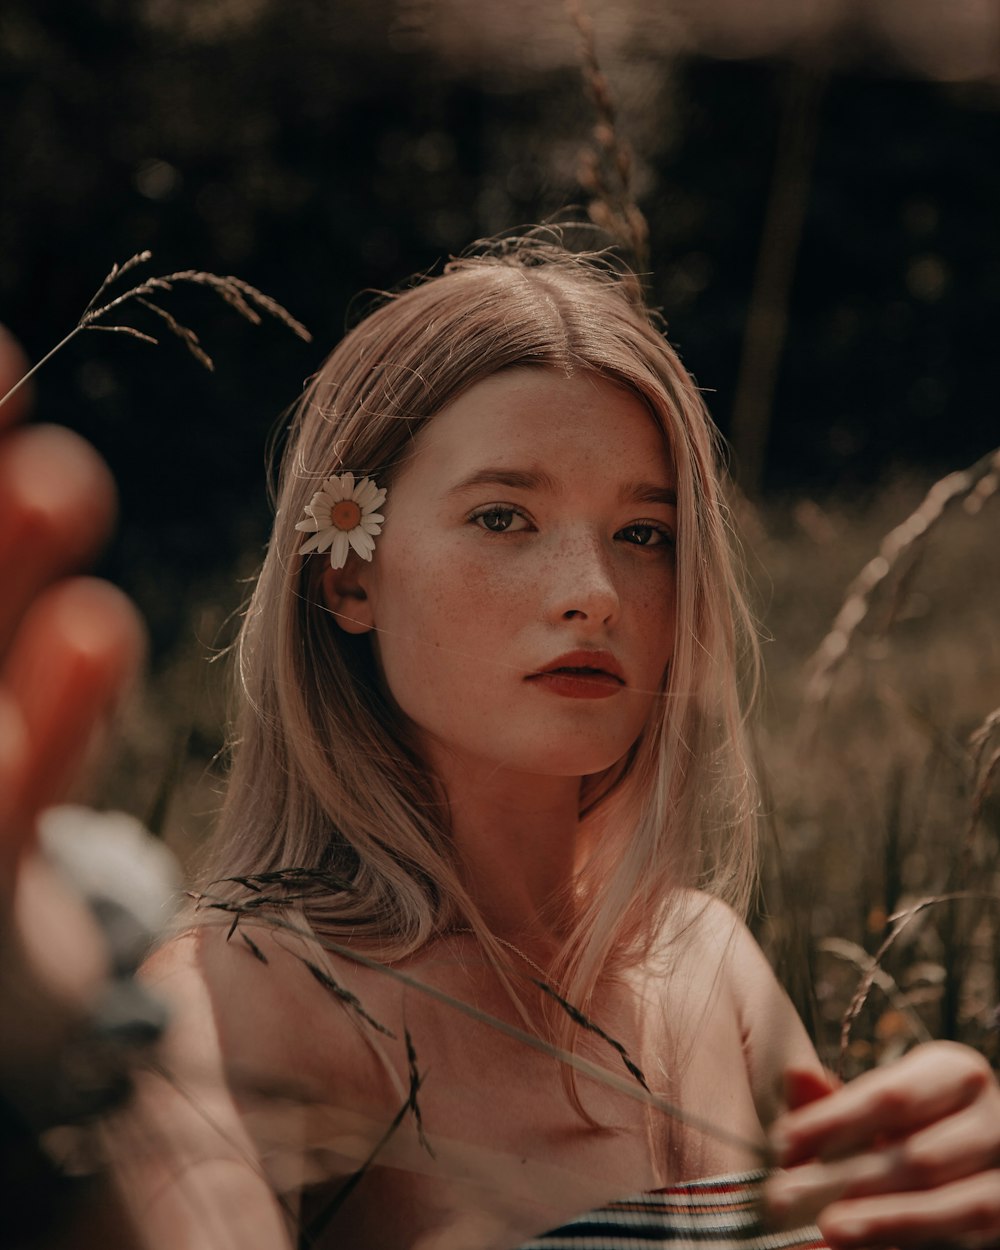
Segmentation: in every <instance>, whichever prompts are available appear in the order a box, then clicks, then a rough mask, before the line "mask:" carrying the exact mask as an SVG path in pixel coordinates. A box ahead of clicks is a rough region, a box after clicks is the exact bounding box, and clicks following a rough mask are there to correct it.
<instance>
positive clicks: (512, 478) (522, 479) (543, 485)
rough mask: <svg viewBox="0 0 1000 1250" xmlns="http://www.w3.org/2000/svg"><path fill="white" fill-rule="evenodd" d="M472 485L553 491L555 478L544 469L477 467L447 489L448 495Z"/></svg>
mask: <svg viewBox="0 0 1000 1250" xmlns="http://www.w3.org/2000/svg"><path fill="white" fill-rule="evenodd" d="M474 486H509V487H510V488H511V490H547V491H553V492H554V491H555V489H556V480H555V478H554V477H553V476H552V474H551V473H546V472H545V470H544V469H494V468H487V469H477V470H476V472H475V473H470V474H469V476H468V477H463V478H462V480H461V481H460V482H456V483H455V485H454V486H452V487H451V488H450V490H449V491H448V494H449V495H457V494H458V493H459V492H460V491H464V490H469V489H471V488H472V487H474Z"/></svg>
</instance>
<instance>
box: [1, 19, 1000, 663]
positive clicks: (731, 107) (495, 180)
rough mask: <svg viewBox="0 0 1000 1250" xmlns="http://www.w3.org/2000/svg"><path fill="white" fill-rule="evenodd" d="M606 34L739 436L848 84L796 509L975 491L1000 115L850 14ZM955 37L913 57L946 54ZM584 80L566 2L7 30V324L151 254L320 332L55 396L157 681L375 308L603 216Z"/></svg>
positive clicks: (812, 346) (794, 349)
mask: <svg viewBox="0 0 1000 1250" xmlns="http://www.w3.org/2000/svg"><path fill="white" fill-rule="evenodd" d="M592 7H593V9H594V12H595V17H596V26H597V43H598V49H599V51H600V53H601V55H602V58H603V61H604V66H605V69H606V70H607V71H608V74H609V76H610V78H611V81H612V84H613V87H614V89H615V92H616V94H617V96H618V99H619V102H620V105H621V115H622V128H623V130H624V132H625V133H626V135H627V136H628V137H629V138H630V139H631V141H632V143H633V145H634V146H635V148H636V151H637V156H638V168H637V185H638V190H639V194H640V199H641V202H642V205H643V208H644V209H645V211H646V213H647V214H648V216H649V219H650V223H651V227H652V255H653V264H654V269H655V272H654V276H653V280H652V284H651V285H652V290H653V295H654V298H655V300H656V301H657V302H659V303H661V304H662V305H663V307H664V309H665V311H666V313H667V315H668V318H669V321H670V326H671V333H672V335H673V337H674V338H675V340H676V341H677V342H678V343H679V345H680V348H681V350H682V352H683V355H684V357H685V360H686V362H687V364H688V365H689V367H690V368H691V369H692V370H693V371H694V373H695V374H696V376H697V377H698V378H699V380H700V381H701V382H702V384H703V385H705V386H706V387H707V388H709V389H710V391H711V392H712V393H711V394H710V401H711V404H712V407H713V409H714V411H715V414H716V417H717V419H718V420H719V422H720V424H721V425H722V427H723V429H725V428H726V427H727V424H728V420H729V413H730V410H731V406H732V402H733V393H734V388H735V384H736V378H737V372H738V367H739V359H740V351H741V347H742V343H743V335H744V328H745V322H746V312H747V307H748V304H749V301H750V296H751V287H752V282H753V275H754V271H755V264H756V252H757V248H758V243H759V238H760V230H761V223H762V220H763V216H764V209H765V204H766V202H767V198H768V195H769V192H770V182H771V178H772V170H773V168H774V157H775V141H776V138H775V137H776V134H777V133H778V129H779V126H778V123H779V119H780V114H781V110H782V108H783V107H784V103H783V102H784V101H785V100H786V99H787V92H786V90H785V87H786V78H787V76H788V73H789V62H788V61H787V60H782V59H777V54H778V53H781V54H783V55H786V56H791V55H795V56H797V57H798V59H799V62H800V68H799V69H798V70H797V72H799V73H801V72H803V67H804V72H806V73H811V72H816V73H824V74H826V73H827V72H829V70H830V67H831V66H833V73H832V78H831V79H830V81H829V84H828V86H827V88H826V91H825V93H824V95H823V98H822V103H821V106H820V112H819V116H818V119H817V126H818V133H817V152H816V158H815V163H814V166H813V168H812V173H811V181H810V187H809V191H808V203H807V211H806V220H805V229H804V237H803V242H802V247H801V253H800V255H799V258H798V264H797V269H796V277H795V282H794V287H793V290H792V292H791V308H790V316H789V328H788V338H787V342H786V344H785V348H784V351H783V353H782V356H781V362H780V372H779V376H778V381H777V389H776V395H775V410H774V414H773V422H772V428H771V435H770V443H769V448H768V452H767V464H766V482H767V484H768V485H769V486H770V487H771V489H772V490H778V491H788V492H794V491H797V490H799V489H803V488H809V489H812V490H814V491H820V492H823V491H827V490H829V489H832V488H834V487H836V488H839V489H841V490H843V489H846V488H858V487H859V486H860V487H863V486H867V485H872V484H874V483H876V482H877V481H878V480H879V479H880V477H881V475H882V474H883V473H884V472H885V471H886V470H887V468H888V467H889V466H890V465H892V464H893V463H896V462H903V463H922V464H925V465H929V466H934V467H937V466H950V465H952V464H955V463H962V462H966V461H971V460H972V459H974V458H975V457H976V456H977V455H979V454H981V453H982V452H983V451H984V450H986V449H987V447H988V446H989V445H990V444H991V442H992V441H996V429H997V424H998V423H997V421H996V416H995V400H994V391H995V383H994V377H993V372H994V370H993V364H992V361H993V359H994V352H993V350H992V346H993V344H992V339H993V334H994V329H995V325H996V307H997V302H998V299H1000V242H998V239H997V231H996V230H995V228H994V222H995V219H996V213H997V207H998V205H1000V174H998V172H997V170H998V166H997V163H996V160H995V158H994V154H995V152H996V150H997V147H998V139H1000V115H998V111H997V99H998V97H997V93H996V89H995V87H994V86H993V85H991V84H989V83H983V82H978V83H976V82H963V83H958V84H955V83H953V84H948V83H938V82H929V81H925V80H908V79H904V78H901V77H899V73H900V70H899V68H898V66H899V64H901V63H908V62H907V60H906V57H907V56H908V55H909V54H908V53H907V54H906V55H902V53H901V57H902V60H900V59H899V58H897V59H896V61H892V60H891V59H887V54H886V55H883V53H884V51H885V49H886V48H887V47H888V36H887V35H886V34H885V32H886V31H887V30H890V29H895V28H891V23H890V24H889V25H886V23H887V22H889V18H888V17H886V14H888V13H889V10H890V9H892V8H893V6H892V5H891V4H890V3H889V0H880V3H879V5H877V6H874V7H872V9H871V13H872V15H874V14H875V13H876V11H877V13H878V14H879V15H881V16H880V17H879V21H880V22H881V23H882V24H881V26H879V23H878V22H876V21H875V17H874V16H871V19H870V22H869V25H868V26H866V27H865V30H866V32H867V33H866V34H865V35H864V36H863V37H862V36H861V35H860V34H859V33H858V32H859V31H860V30H861V27H860V26H858V27H857V29H855V27H853V26H851V24H850V22H848V21H847V18H846V17H845V16H844V14H845V12H846V8H845V6H844V5H839V6H838V5H833V4H831V3H827V4H825V5H824V4H818V3H814V4H811V5H799V6H795V5H789V4H787V3H778V2H777V0H773V2H772V3H770V4H769V5H767V6H763V7H762V8H761V12H760V19H759V21H758V22H757V23H749V22H748V21H747V20H746V14H745V13H744V14H743V15H742V16H741V15H740V14H741V9H740V6H736V7H735V8H734V6H732V5H731V4H728V0H726V2H725V3H724V2H723V0H713V4H711V5H702V6H700V7H699V6H697V5H690V4H681V3H677V4H674V5H670V6H664V5H662V4H656V5H651V4H650V3H648V2H647V0H617V2H615V3H612V2H610V0H604V2H603V3H600V2H597V0H595V3H594V4H593V6H592ZM744 7H745V6H744ZM925 10H926V6H922V7H921V9H920V14H918V15H917V16H916V17H915V18H914V21H915V22H916V21H917V17H919V22H918V23H917V25H915V26H913V27H912V30H911V28H910V27H906V30H907V31H910V33H911V34H912V33H913V32H914V31H916V34H918V35H920V37H921V38H923V39H924V42H925V43H928V46H929V43H930V42H934V40H932V39H931V35H932V34H934V31H933V30H932V26H933V23H931V24H930V25H928V23H929V22H930V18H929V17H928V12H927V11H925ZM755 11H756V10H755ZM914 12H915V13H916V10H914ZM807 19H808V20H807ZM883 19H884V20H883ZM868 20H869V19H867V18H866V21H868ZM895 20H896V19H895V18H893V21H895ZM941 20H942V21H943V19H941ZM921 22H922V23H923V24H922V25H920V23H921ZM838 23H839V24H838ZM845 23H846V24H845ZM918 26H919V30H918ZM876 28H877V29H876ZM900 29H901V30H902V27H901V28H900ZM949 29H950V28H949ZM956 29H957V28H956ZM962 29H963V30H964V27H963V28H962ZM852 31H854V34H853V35H852ZM878 31H881V32H882V33H881V34H878ZM921 32H922V33H921ZM928 32H930V34H929V33H928ZM959 34H960V35H961V37H962V39H965V42H964V43H962V44H961V46H962V47H965V46H966V45H967V44H969V40H968V38H967V35H968V32H965V34H964V35H962V32H961V31H960V32H959ZM893 38H895V35H894V36H893ZM956 38H957V36H956ZM879 39H881V41H882V42H881V44H880V43H878V40H879ZM935 39H936V43H937V45H938V46H940V47H941V48H942V49H945V48H947V47H951V46H952V44H950V43H948V42H947V40H946V39H945V37H944V33H941V32H939V33H938V35H935ZM824 40H825V42H824ZM960 42H961V40H960ZM904 43H905V41H904ZM899 46H900V47H901V48H902V47H903V43H900V45H899ZM906 46H907V47H908V46H909V45H906ZM921 46H923V45H921ZM955 46H958V45H957V44H956V45H955ZM970 46H971V45H970ZM879 49H881V51H879ZM712 51H718V52H722V53H725V54H726V55H727V56H729V57H736V56H746V55H749V54H750V53H754V54H756V55H757V57H758V59H756V60H725V61H722V60H713V59H711V58H710V57H708V56H706V55H705V53H706V52H712ZM904 51H905V49H904ZM763 54H771V55H772V57H773V58H774V59H763ZM576 58H577V53H576V42H575V34H574V32H573V30H572V27H571V26H570V24H569V23H568V21H567V19H566V15H565V13H564V11H563V9H562V6H561V4H559V3H556V0H553V2H552V3H551V4H549V5H544V6H539V5H537V4H525V3H521V2H520V0H518V2H517V3H514V0H511V3H510V4H507V5H494V4H491V3H484V4H482V5H477V6H470V5H467V4H465V5H463V4H459V3H457V2H455V0H337V3H335V4H330V3H327V2H325V0H324V2H321V0H282V3H278V0H216V2H215V3H212V4H208V3H194V2H192V0H81V2H80V3H76V4H73V5H66V4H64V3H62V0H6V2H5V4H4V6H3V11H2V14H0V107H2V110H3V117H4V125H3V126H2V127H0V162H2V168H3V171H4V177H3V180H2V185H0V258H2V263H0V320H4V321H6V322H8V323H9V324H11V325H12V326H13V327H14V328H16V330H17V331H18V333H19V334H20V335H21V336H22V337H23V339H24V340H25V342H26V345H27V347H28V351H29V354H30V355H31V357H32V358H33V359H37V358H38V357H39V356H41V355H42V354H43V353H44V352H45V351H46V350H47V349H48V348H49V347H50V346H51V345H52V344H53V343H54V342H56V341H57V340H58V339H59V338H61V337H62V335H63V333H65V331H66V330H67V329H68V328H69V327H70V326H72V325H73V324H74V323H75V321H76V319H77V317H78V316H79V313H80V311H81V309H82V307H83V305H84V304H85V302H86V299H87V298H88V297H89V295H90V293H91V292H92V291H93V289H94V288H95V286H96V285H97V283H98V282H99V280H100V278H101V277H102V276H103V274H104V273H105V272H106V271H107V269H108V268H109V267H110V264H111V262H112V261H114V260H118V261H120V260H123V259H124V258H125V257H127V256H128V255H130V254H131V253H132V252H134V251H137V250H139V249H141V248H146V247H149V248H151V249H152V250H153V251H154V253H155V261H154V267H155V270H156V271H158V272H163V271H166V270H169V269H176V268H188V267H193V268H203V269H210V270H214V271H216V272H233V273H236V274H238V275H239V276H240V277H242V278H244V279H246V280H248V281H250V282H252V283H253V284H254V285H256V286H258V287H260V288H261V289H263V290H265V291H267V292H268V293H269V294H271V295H273V296H274V297H275V298H277V299H279V300H280V301H281V302H282V303H284V304H285V305H286V306H287V307H288V308H289V309H290V310H291V311H292V312H293V313H294V314H295V315H296V316H298V317H299V318H300V319H301V320H303V321H304V322H305V323H306V324H307V325H308V326H309V327H310V329H311V330H312V331H313V333H314V335H315V336H316V343H315V345H314V346H312V347H306V346H304V345H302V344H301V343H299V342H297V341H296V340H294V339H292V338H291V336H289V335H287V334H286V333H285V332H284V331H282V330H280V329H279V328H275V327H268V328H266V329H265V330H263V331H255V330H252V329H251V328H249V327H247V326H245V325H244V324H241V323H240V322H239V321H238V320H236V319H235V318H233V317H232V316H230V315H228V314H227V312H226V310H224V309H222V310H220V309H218V308H216V307H214V306H213V305H212V304H211V301H209V300H208V298H207V297H206V296H204V295H202V296H201V297H199V295H198V293H184V294H183V295H180V296H179V297H178V315H181V316H182V317H183V319H184V320H186V321H187V322H188V323H189V324H193V325H194V326H195V327H196V328H197V329H198V331H199V333H200V334H201V336H202V338H203V340H204V342H205V345H206V347H207V348H208V350H209V351H210V353H211V354H212V356H213V357H214V358H215V359H216V362H217V372H216V373H215V375H214V376H209V375H207V374H203V373H202V372H201V371H200V370H198V369H197V367H196V366H195V365H194V364H193V362H192V361H191V360H190V359H189V358H188V357H187V356H186V355H185V354H184V353H183V351H182V349H181V348H180V346H179V345H178V344H175V343H167V344H165V345H164V346H162V347H161V348H158V349H152V348H149V347H146V346H143V345H142V344H139V343H136V342H126V341H121V340H115V339H113V338H112V337H111V336H98V335H93V336H90V337H89V338H88V339H87V340H86V341H84V342H77V343H75V344H74V345H73V346H72V348H71V349H70V350H69V351H68V352H67V353H66V354H65V355H64V356H63V357H62V358H60V359H58V360H57V361H56V362H54V363H53V364H52V365H51V366H49V367H47V369H46V371H45V372H44V373H43V374H42V375H41V377H40V379H39V382H38V394H39V410H40V413H41V415H42V417H44V418H48V419H60V420H67V421H69V422H71V423H72V424H74V425H76V426H77V427H78V428H80V429H81V430H83V432H85V433H86V434H87V435H89V436H90V437H92V438H93V439H94V440H95V441H96V442H97V444H98V446H99V447H100V448H101V450H102V451H103V452H104V453H105V454H106V455H107V456H108V458H109V459H110V461H111V463H112V465H113V467H114V469H115V471H116V473H117V475H118V478H119V482H120V484H121V490H122V496H123V514H124V523H123V526H122V528H121V532H120V537H119V539H118V542H117V546H116V548H115V549H114V550H113V551H112V553H111V554H110V555H109V557H108V567H107V570H106V571H107V572H109V573H110V574H111V575H113V576H115V577H116V578H118V579H119V580H120V581H121V582H123V584H124V585H125V586H126V587H127V588H128V589H129V590H131V591H132V592H133V593H134V594H135V595H136V596H137V597H138V599H139V601H140V603H141V604H142V606H143V608H144V609H145V610H146V612H147V614H148V615H149V617H150V619H151V622H152V624H153V629H154V641H155V643H156V647H157V650H158V652H160V653H164V652H165V651H166V650H167V649H168V648H169V647H170V646H171V644H172V643H173V641H174V640H175V639H176V638H177V637H178V635H179V634H180V633H182V632H184V631H185V630H186V628H187V627H186V625H185V617H186V613H187V611H188V607H187V605H188V602H189V599H190V598H191V597H193V598H194V599H196V600H201V599H204V597H205V592H206V590H207V588H208V587H209V586H212V587H214V586H215V585H216V577H217V575H218V574H220V573H222V574H224V575H225V576H226V577H228V578H229V579H230V584H232V583H233V582H234V581H235V578H236V576H239V575H241V574H244V573H248V572H251V571H252V569H253V567H254V565H255V563H256V561H257V559H258V554H259V550H260V546H261V543H262V542H263V539H264V535H265V534H266V529H267V501H266V495H265V491H264V487H263V483H264V471H263V469H264V448H265V445H266V441H267V436H268V431H270V430H271V429H272V428H273V427H274V426H275V424H276V423H278V422H280V414H281V413H282V411H283V410H284V409H285V407H286V406H287V405H288V404H289V403H291V402H292V401H293V400H294V399H295V397H296V394H297V392H298V390H299V388H300V386H301V383H302V380H303V379H304V378H305V377H306V376H307V375H308V374H309V373H310V372H312V371H313V370H314V369H315V368H316V366H317V365H318V363H319V361H320V359H321V358H322V355H323V354H324V353H325V351H326V350H328V348H329V347H330V346H332V345H333V343H334V342H335V341H336V339H337V338H338V336H339V334H340V333H341V332H342V329H343V326H344V322H345V318H347V319H350V318H351V317H352V316H355V315H357V312H356V310H357V309H358V308H360V307H363V304H364V300H363V299H362V300H361V301H360V302H358V301H355V296H356V293H357V292H358V291H361V290H364V289H366V288H383V287H392V286H394V285H396V284H397V283H398V282H400V281H401V280H403V279H405V277H406V275H407V274H409V273H411V272H414V271H421V270H426V269H428V268H430V267H431V266H433V265H434V264H435V262H436V261H438V260H439V259H440V258H441V257H443V256H445V255H447V254H448V253H449V252H451V251H455V250H459V249H461V248H462V247H463V246H465V245H466V244H467V243H468V242H469V241H470V240H471V239H473V238H475V237H477V236H481V235H483V234H488V233H492V232H496V231H499V230H502V229H505V228H509V227H511V226H513V225H517V224H518V223H523V222H531V221H535V220H538V219H542V218H546V217H548V216H550V215H552V214H558V213H559V212H560V211H561V210H563V209H564V207H565V206H566V205H567V204H572V203H574V202H579V201H580V200H581V199H582V198H583V197H582V195H581V193H580V191H579V188H578V186H577V184H576V170H577V165H578V155H579V150H580V147H581V144H583V143H584V142H586V140H587V137H588V133H589V128H590V126H591V124H592V120H593V119H592V116H591V112H590V105H589V102H588V101H587V98H586V95H585V92H584V90H583V89H582V86H581V82H580V73H579V65H578V63H577V59H576ZM910 60H911V61H912V57H911V58H910ZM950 63H951V62H949V64H950ZM924 68H927V67H926V66H925V67H924ZM137 324H139V323H138V322H137ZM213 593H214V591H213ZM237 597H238V592H232V593H231V594H230V596H229V597H228V598H227V599H226V600H225V602H226V604H227V606H228V607H232V606H234V604H235V603H236V601H237Z"/></svg>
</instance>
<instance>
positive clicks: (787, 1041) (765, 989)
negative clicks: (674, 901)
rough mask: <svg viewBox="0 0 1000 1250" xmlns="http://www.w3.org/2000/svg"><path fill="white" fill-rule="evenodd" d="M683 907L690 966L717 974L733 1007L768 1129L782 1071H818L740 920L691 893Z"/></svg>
mask: <svg viewBox="0 0 1000 1250" xmlns="http://www.w3.org/2000/svg"><path fill="white" fill-rule="evenodd" d="M682 907H683V908H684V912H683V916H684V923H685V924H686V925H687V926H688V932H689V940H690V943H691V951H690V953H691V956H692V966H693V967H695V968H698V969H700V970H702V971H701V973H700V974H701V975H716V976H717V977H718V979H719V991H720V992H721V993H722V994H724V995H726V997H727V998H728V999H729V1001H730V1002H731V1004H732V1010H733V1011H734V1012H735V1014H736V1018H737V1023H738V1027H739V1031H740V1038H741V1042H742V1047H743V1055H744V1060H745V1062H746V1067H747V1075H748V1077H749V1080H750V1085H751V1089H752V1091H753V1097H754V1102H755V1103H756V1105H757V1110H758V1114H759V1116H760V1120H761V1123H762V1124H765V1125H766V1124H769V1123H770V1122H771V1121H772V1120H774V1119H775V1118H776V1116H778V1115H779V1114H780V1113H781V1112H782V1111H783V1110H784V1109H785V1104H784V1092H783V1085H784V1080H783V1078H784V1073H785V1070H786V1069H788V1068H795V1069H799V1070H806V1071H811V1072H815V1073H817V1074H818V1075H822V1072H823V1069H822V1066H821V1064H820V1062H819V1059H818V1058H817V1056H816V1052H815V1050H814V1048H813V1045H812V1042H811V1041H810V1040H809V1036H808V1034H807V1033H806V1030H805V1027H804V1025H803V1024H802V1021H801V1020H800V1019H799V1017H798V1014H797V1013H796V1011H795V1008H794V1007H793V1006H792V1003H791V1000H790V999H789V997H788V995H787V994H786V993H785V991H784V989H783V988H782V986H781V985H780V983H779V982H778V979H777V977H776V976H775V974H774V971H773V969H772V968H771V965H770V964H769V963H768V960H767V957H766V956H765V955H764V952H763V951H762V950H761V948H760V946H759V945H758V944H757V942H756V941H755V940H754V937H753V935H752V934H751V933H750V930H749V929H748V928H747V927H746V925H745V924H744V923H743V921H742V920H741V919H740V917H739V916H738V915H737V914H736V913H735V912H734V911H733V910H732V909H731V908H730V907H729V906H727V904H725V903H723V902H722V901H721V900H720V899H717V898H713V897H710V896H708V895H705V894H700V893H696V892H694V891H691V892H689V893H688V894H687V895H686V896H685V899H684V901H683V903H682ZM705 970H712V971H711V972H708V971H705Z"/></svg>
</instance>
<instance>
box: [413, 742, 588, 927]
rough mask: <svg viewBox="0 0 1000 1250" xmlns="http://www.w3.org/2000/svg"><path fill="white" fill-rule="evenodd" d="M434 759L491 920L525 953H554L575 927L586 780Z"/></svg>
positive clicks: (471, 877)
mask: <svg viewBox="0 0 1000 1250" xmlns="http://www.w3.org/2000/svg"><path fill="white" fill-rule="evenodd" d="M432 754H434V756H435V758H434V759H433V766H434V769H435V772H436V773H437V775H438V777H439V778H440V779H441V781H442V782H443V784H444V787H445V791H446V793H447V795H448V801H449V807H450V814H451V828H452V836H453V839H454V842H455V847H456V849H457V851H458V857H459V862H460V864H461V867H462V873H463V877H464V881H465V885H466V888H467V889H468V890H469V893H470V894H471V895H472V898H473V900H474V902H475V903H476V905H477V907H479V909H480V911H481V913H482V915H483V918H484V919H485V920H486V922H487V924H488V925H489V926H490V928H491V929H492V930H493V931H494V933H496V934H497V935H498V936H500V937H503V938H506V939H507V940H509V941H514V942H517V944H518V945H519V946H528V947H529V948H531V947H534V948H535V949H537V950H545V949H551V947H553V946H554V945H556V944H558V943H559V941H560V937H561V935H562V934H563V933H565V931H566V928H567V927H568V924H569V922H570V921H571V919H572V916H571V913H570V910H569V899H570V888H571V886H572V883H573V880H574V877H575V874H576V870H577V867H578V863H579V855H580V846H581V830H580V821H579V815H578V812H579V801H580V778H579V777H540V776H534V775H530V774H528V775H526V774H523V773H516V774H515V773H511V772H507V771H505V770H503V769H499V768H497V766H496V765H495V764H493V763H490V764H482V765H479V764H478V763H477V761H475V760H472V761H470V760H469V759H468V758H462V759H458V758H456V757H454V756H450V757H447V756H445V757H441V756H440V753H438V752H433V753H432Z"/></svg>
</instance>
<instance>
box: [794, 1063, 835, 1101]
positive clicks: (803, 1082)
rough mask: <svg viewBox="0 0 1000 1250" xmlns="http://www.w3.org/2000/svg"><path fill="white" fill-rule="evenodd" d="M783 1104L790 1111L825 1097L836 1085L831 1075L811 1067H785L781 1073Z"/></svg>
mask: <svg viewBox="0 0 1000 1250" xmlns="http://www.w3.org/2000/svg"><path fill="white" fill-rule="evenodd" d="M783 1081H784V1088H785V1105H786V1106H787V1107H789V1108H790V1109H791V1110H792V1111H795V1110H797V1109H798V1108H799V1107H806V1106H808V1105H809V1103H811V1102H815V1101H816V1100H817V1098H825V1097H826V1096H827V1094H831V1093H832V1092H833V1091H834V1090H835V1089H836V1088H837V1087H838V1086H837V1082H836V1081H835V1080H834V1079H833V1077H830V1076H827V1075H826V1074H825V1073H824V1074H822V1075H821V1074H820V1073H818V1072H816V1071H815V1069H813V1068H786V1069H785V1071H784V1074H783Z"/></svg>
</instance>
